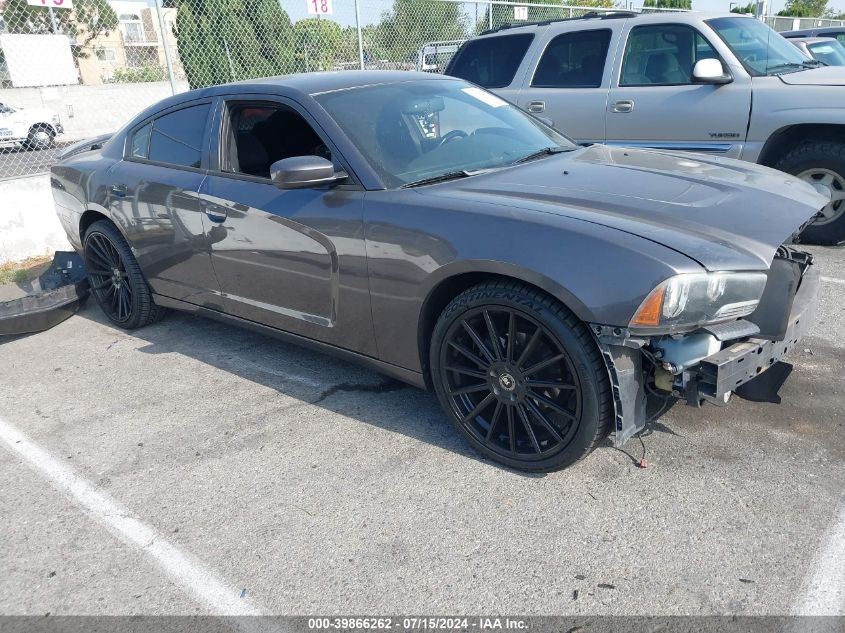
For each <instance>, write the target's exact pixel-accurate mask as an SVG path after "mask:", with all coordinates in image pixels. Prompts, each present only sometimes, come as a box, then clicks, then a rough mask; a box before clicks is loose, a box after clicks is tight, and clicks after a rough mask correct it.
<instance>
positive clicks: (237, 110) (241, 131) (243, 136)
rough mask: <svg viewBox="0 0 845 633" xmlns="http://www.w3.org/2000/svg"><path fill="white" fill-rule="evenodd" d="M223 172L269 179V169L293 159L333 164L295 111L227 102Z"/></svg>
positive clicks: (316, 136) (311, 129)
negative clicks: (227, 117)
mask: <svg viewBox="0 0 845 633" xmlns="http://www.w3.org/2000/svg"><path fill="white" fill-rule="evenodd" d="M227 107H228V112H229V132H228V134H229V138H228V140H227V147H228V153H227V156H226V159H225V162H224V171H228V172H232V173H239V174H246V175H249V176H258V177H261V178H269V177H270V166H271V165H272V164H273V163H275V162H276V161H278V160H282V159H284V158H292V157H294V156H320V157H321V158H325V159H326V160H332V154H331V152H330V151H329V149H328V147H327V146H326V144H325V143H324V142H323V139H322V138H320V136H319V135H318V134H317V133H316V132H315V131H314V128H312V127H311V125H309V124H308V122H307V121H306V120H305V119H304V118H303V117H302V116H301V115H300V114H299V113H298V112H296V111H295V110H293V109H291V108H288V107H286V106H283V105H277V104H263V103H259V104H255V103H238V102H230V103H229V104H227Z"/></svg>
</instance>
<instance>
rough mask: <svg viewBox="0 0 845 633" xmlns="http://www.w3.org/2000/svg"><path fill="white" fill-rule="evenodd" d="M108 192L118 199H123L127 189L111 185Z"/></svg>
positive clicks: (124, 186) (120, 185)
mask: <svg viewBox="0 0 845 633" xmlns="http://www.w3.org/2000/svg"><path fill="white" fill-rule="evenodd" d="M110 191H111V192H112V194H114V195H115V196H117V197H118V198H125V197H126V192H127V191H129V189H128V187H127V186H126V185H122V184H119V185H112V186H111V189H110Z"/></svg>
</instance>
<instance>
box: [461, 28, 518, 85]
mask: <svg viewBox="0 0 845 633" xmlns="http://www.w3.org/2000/svg"><path fill="white" fill-rule="evenodd" d="M533 39H534V35H533V34H532V33H518V34H516V35H500V36H498V37H483V38H481V39H477V40H471V41H469V42H467V43H466V44H464V45H463V47H462V48H461V50H460V51H458V54H457V56H456V57H455V58H454V60H453V61H452V64H451V65H450V66H449V68H448V69H447V70H446V74H447V75H451V76H452V77H458V78H460V79H466V80H467V81H471V82H472V83H474V84H478V85H479V86H484V87H485V88H504V87H506V86H509V85H511V82H512V81H513V78H514V75H516V71H517V69H518V68H519V65H520V63H522V58H523V57H524V56H525V52H526V51H527V50H528V47H529V46H530V45H531V40H533Z"/></svg>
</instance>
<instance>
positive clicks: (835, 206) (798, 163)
mask: <svg viewBox="0 0 845 633" xmlns="http://www.w3.org/2000/svg"><path fill="white" fill-rule="evenodd" d="M775 167H776V168H777V169H780V170H781V171H785V172H787V173H790V174H793V175H795V176H798V178H800V179H801V180H804V181H806V182H808V183H810V184H811V185H824V187H826V188H827V189H828V190H829V191H830V193H831V201H830V204H828V205H827V206H825V207H824V208H823V209H822V210H821V213H820V215H819V216H818V217H817V218H816V219H815V220H814V221H813V223H812V224H810V225H809V226H808V227H807V228H805V229H804V232H803V233H802V234H801V238H802V240H803V241H804V242H807V243H808V244H823V245H834V244H839V243H840V242H842V241H843V240H845V143H836V142H811V143H804V144H803V145H800V146H799V147H797V148H795V149H794V150H792V151H791V152H789V153H788V154H786V155H785V156H784V157H783V158H781V159H780V160H779V161H778V163H777V164H776V165H775Z"/></svg>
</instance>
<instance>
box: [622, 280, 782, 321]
mask: <svg viewBox="0 0 845 633" xmlns="http://www.w3.org/2000/svg"><path fill="white" fill-rule="evenodd" d="M766 279H767V277H766V274H765V273H727V272H725V273H693V274H687V275H675V276H674V277H670V278H669V279H667V280H666V281H664V282H663V283H661V284H660V285H659V286H657V287H656V288H655V289H654V290H652V291H651V293H649V295H648V296H647V297H646V298H645V301H643V302H642V304H641V305H640V307H639V309H638V310H637V311H636V313H635V314H634V318H633V319H631V323H630V325H631V327H660V328H664V327H668V328H671V327H672V326H684V325H702V324H705V323H718V322H720V321H730V320H733V319H738V318H740V317H744V316H748V315H749V314H751V313H752V312H754V310H756V309H757V305H758V304H759V303H760V297H762V296H763V289H764V288H765V287H766Z"/></svg>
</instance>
